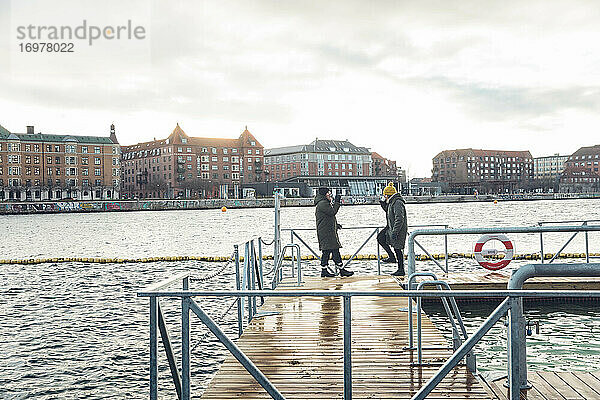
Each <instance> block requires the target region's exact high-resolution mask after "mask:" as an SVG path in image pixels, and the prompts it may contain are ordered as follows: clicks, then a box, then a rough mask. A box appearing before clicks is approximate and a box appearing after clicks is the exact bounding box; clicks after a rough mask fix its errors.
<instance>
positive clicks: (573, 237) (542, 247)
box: [538, 219, 600, 264]
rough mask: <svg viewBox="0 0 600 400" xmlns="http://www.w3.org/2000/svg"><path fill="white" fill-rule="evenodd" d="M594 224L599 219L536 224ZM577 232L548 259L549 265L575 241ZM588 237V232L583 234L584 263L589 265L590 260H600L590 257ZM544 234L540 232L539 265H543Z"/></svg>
mask: <svg viewBox="0 0 600 400" xmlns="http://www.w3.org/2000/svg"><path fill="white" fill-rule="evenodd" d="M590 222H591V223H594V222H600V219H588V220H572V221H540V222H538V225H539V226H543V225H546V224H572V223H581V225H582V226H586V225H588V224H589V223H590ZM578 233H579V232H575V233H574V234H573V235H572V236H571V237H570V238H569V240H567V242H566V243H565V244H564V245H563V246H562V247H561V248H560V250H558V251H557V252H556V253H555V254H554V256H552V258H551V259H550V261H548V264H551V263H552V262H553V261H554V260H555V259H556V258H557V257H558V256H559V254H560V253H561V251H563V250H564V249H565V247H567V245H568V244H569V243H571V241H572V240H573V239H575V237H576V236H577V234H578ZM589 242H590V239H589V235H588V232H587V231H586V232H585V262H586V263H589V262H590V258H600V257H595V256H590V246H589ZM544 258H545V257H544V234H543V232H540V260H541V263H542V264H543V263H544Z"/></svg>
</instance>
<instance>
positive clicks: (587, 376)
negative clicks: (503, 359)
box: [481, 371, 600, 400]
mask: <svg viewBox="0 0 600 400" xmlns="http://www.w3.org/2000/svg"><path fill="white" fill-rule="evenodd" d="M527 378H528V381H529V383H530V384H531V385H532V386H533V387H532V388H531V389H529V390H527V391H523V392H522V393H521V398H522V399H527V400H554V399H557V400H565V399H569V400H592V399H600V372H532V371H530V372H529V373H528V375H527ZM481 382H482V383H483V384H484V386H485V387H486V388H487V389H488V391H489V393H490V394H491V395H492V396H493V397H492V398H493V399H496V400H508V389H507V388H506V387H505V386H504V382H506V376H503V377H498V378H496V379H494V378H482V379H481Z"/></svg>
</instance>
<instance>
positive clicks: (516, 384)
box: [508, 297, 529, 400]
mask: <svg viewBox="0 0 600 400" xmlns="http://www.w3.org/2000/svg"><path fill="white" fill-rule="evenodd" d="M508 319H509V329H508V387H509V391H510V400H519V398H520V395H521V389H527V388H529V386H528V384H527V354H526V342H525V318H524V317H523V299H521V298H519V297H510V311H509V318H508Z"/></svg>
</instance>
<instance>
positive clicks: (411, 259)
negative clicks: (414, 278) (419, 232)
mask: <svg viewBox="0 0 600 400" xmlns="http://www.w3.org/2000/svg"><path fill="white" fill-rule="evenodd" d="M406 258H407V259H406V266H407V271H406V274H407V275H408V276H411V275H412V274H414V273H415V238H414V236H413V234H412V233H411V234H410V235H409V236H408V255H407V257H406Z"/></svg>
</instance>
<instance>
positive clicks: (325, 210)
mask: <svg viewBox="0 0 600 400" xmlns="http://www.w3.org/2000/svg"><path fill="white" fill-rule="evenodd" d="M315 206H316V207H315V217H316V219H317V238H318V239H319V250H334V249H339V248H340V247H342V245H341V244H340V239H339V238H338V234H337V227H338V224H337V220H336V219H335V214H337V212H338V210H339V209H340V203H333V206H332V205H331V203H330V202H329V200H327V198H326V197H325V196H323V195H322V194H318V193H317V195H316V196H315Z"/></svg>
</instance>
